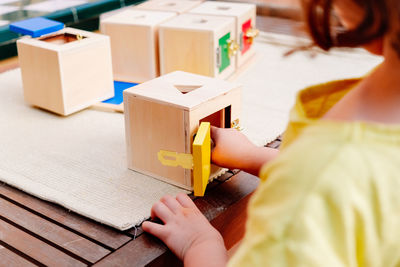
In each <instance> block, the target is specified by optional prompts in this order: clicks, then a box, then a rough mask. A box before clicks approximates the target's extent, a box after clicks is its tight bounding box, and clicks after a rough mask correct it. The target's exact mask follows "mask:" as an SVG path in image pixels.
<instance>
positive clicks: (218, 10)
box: [190, 1, 258, 67]
mask: <svg viewBox="0 0 400 267" xmlns="http://www.w3.org/2000/svg"><path fill="white" fill-rule="evenodd" d="M190 13H193V14H204V15H217V16H229V17H233V18H235V26H236V38H237V39H236V42H237V43H238V45H239V47H240V49H239V51H238V52H237V54H236V55H237V56H236V57H237V61H236V62H237V66H238V67H240V66H242V65H243V63H245V62H246V61H247V60H248V59H249V58H250V57H251V56H252V55H254V49H253V46H252V44H253V39H254V37H255V36H256V35H257V33H258V30H256V28H255V27H256V6H255V5H254V4H245V3H231V2H217V1H210V2H204V3H202V4H201V5H199V6H197V7H195V8H194V9H192V10H191V11H190Z"/></svg>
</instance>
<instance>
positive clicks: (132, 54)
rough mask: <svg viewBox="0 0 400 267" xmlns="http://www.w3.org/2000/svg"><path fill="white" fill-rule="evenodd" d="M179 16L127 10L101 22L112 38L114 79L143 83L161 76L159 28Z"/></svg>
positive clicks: (104, 30) (103, 28)
mask: <svg viewBox="0 0 400 267" xmlns="http://www.w3.org/2000/svg"><path fill="white" fill-rule="evenodd" d="M175 16H176V13H173V12H158V11H146V10H134V9H126V10H124V11H122V12H120V13H117V14H115V15H113V16H109V17H107V18H105V19H104V20H102V21H101V27H100V28H101V32H102V33H104V34H106V35H108V36H110V40H111V54H112V63H113V73H114V79H116V80H118V81H125V82H136V83H142V82H145V81H148V80H151V79H154V78H156V77H158V76H159V75H160V70H159V60H158V58H159V56H158V25H159V24H160V23H162V22H164V21H166V20H168V19H170V18H172V17H175Z"/></svg>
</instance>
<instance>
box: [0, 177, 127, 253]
mask: <svg viewBox="0 0 400 267" xmlns="http://www.w3.org/2000/svg"><path fill="white" fill-rule="evenodd" d="M0 196H1V197H2V198H7V199H9V200H10V201H13V202H15V203H18V204H19V205H20V206H22V207H23V208H25V209H27V210H29V211H31V212H34V213H35V214H37V215H38V216H40V217H43V218H45V219H46V220H49V221H51V222H53V223H58V224H60V225H62V226H63V227H64V228H66V229H69V230H70V231H73V232H76V233H79V234H80V235H82V236H86V239H89V240H93V241H97V243H100V244H101V245H103V246H105V247H109V248H110V249H117V248H119V247H121V246H122V245H123V244H125V243H126V242H128V241H129V240H131V237H130V236H127V235H126V234H124V233H122V232H119V231H116V230H114V229H113V228H111V227H107V226H104V225H102V224H99V223H97V222H95V221H92V220H89V219H87V218H85V217H83V216H81V215H78V214H76V213H74V212H69V211H68V210H67V209H65V208H63V207H61V206H58V205H56V204H53V203H50V202H47V201H44V200H40V199H38V198H36V197H33V196H31V195H29V194H25V193H23V192H21V191H19V190H18V189H15V188H13V187H10V186H8V185H1V186H0Z"/></svg>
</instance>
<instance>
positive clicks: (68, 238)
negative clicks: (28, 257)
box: [0, 198, 111, 263]
mask: <svg viewBox="0 0 400 267" xmlns="http://www.w3.org/2000/svg"><path fill="white" fill-rule="evenodd" d="M0 217H1V218H5V219H7V220H9V221H12V222H13V223H14V224H16V225H18V226H19V227H20V228H21V229H24V231H26V232H28V233H29V234H30V235H35V236H39V237H41V238H42V239H43V240H46V242H48V243H49V244H51V245H52V246H54V247H57V248H58V249H59V250H63V251H64V252H65V253H70V254H74V255H75V256H76V257H79V258H81V259H84V260H87V261H88V262H91V263H94V262H96V261H98V260H99V259H101V258H103V257H104V256H105V255H107V254H109V253H110V252H111V251H110V250H107V249H105V248H103V247H101V246H99V245H97V244H95V243H93V242H91V241H89V240H87V239H85V238H83V237H81V236H79V235H77V234H75V233H72V232H70V231H68V230H66V229H64V228H62V227H60V226H58V225H57V224H54V223H52V222H49V221H47V220H45V219H43V218H41V217H39V216H37V215H35V214H33V213H31V212H29V211H27V210H25V209H22V208H20V207H18V206H17V205H14V204H13V203H11V202H9V201H7V200H4V199H2V198H0Z"/></svg>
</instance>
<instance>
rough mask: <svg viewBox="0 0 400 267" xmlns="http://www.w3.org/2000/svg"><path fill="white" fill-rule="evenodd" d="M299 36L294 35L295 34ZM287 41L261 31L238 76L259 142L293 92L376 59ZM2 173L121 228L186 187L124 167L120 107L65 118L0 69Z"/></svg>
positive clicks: (279, 119) (282, 118)
mask: <svg viewBox="0 0 400 267" xmlns="http://www.w3.org/2000/svg"><path fill="white" fill-rule="evenodd" d="M297 41H299V40H297ZM287 43H293V39H290V38H289V39H288V37H285V36H279V35H271V34H262V35H261V37H260V38H259V41H258V42H257V43H256V49H257V57H256V58H255V62H254V63H253V64H251V65H250V66H249V67H248V69H247V70H246V71H244V72H243V73H242V74H241V75H239V76H238V77H237V78H236V80H238V81H240V82H242V83H243V84H244V90H243V118H242V126H243V127H244V128H245V133H246V134H247V135H248V136H249V137H250V138H251V139H252V140H253V142H255V143H257V144H259V145H263V144H265V143H266V142H267V141H270V140H273V139H274V138H275V137H276V136H278V135H279V134H281V133H282V131H283V130H284V128H285V126H286V123H287V113H288V110H289V108H290V106H291V105H292V103H293V100H294V94H295V92H296V91H297V90H298V89H300V88H302V87H304V86H305V85H308V84H311V83H315V82H321V81H326V80H329V79H334V78H342V77H350V76H354V75H361V74H363V73H365V72H366V71H367V70H369V69H370V68H371V67H372V66H374V65H376V64H377V63H378V62H379V61H380V59H379V58H376V57H372V56H369V55H367V54H365V53H363V52H357V53H354V54H349V53H346V52H335V53H332V54H331V55H327V54H318V56H317V57H316V58H314V59H310V58H309V57H308V56H307V55H306V53H303V52H302V53H298V54H295V55H294V56H291V57H289V58H282V54H283V53H284V52H286V51H287V50H288V49H289V48H290V47H288V46H287V45H286V44H287ZM0 125H1V126H0V127H1V128H0V180H1V181H3V182H5V183H8V184H10V185H12V186H15V187H17V188H20V189H22V190H24V191H26V192H28V193H30V194H32V195H35V196H38V197H40V198H42V199H45V200H49V201H52V202H55V203H58V204H60V205H62V206H64V207H66V208H68V209H70V210H73V211H75V212H77V213H80V214H82V215H84V216H87V217H89V218H92V219H94V220H96V221H99V222H101V223H104V224H107V225H109V226H112V227H115V228H117V229H120V230H124V229H128V228H130V227H132V226H135V225H138V224H140V223H141V222H142V221H143V220H144V219H145V218H147V217H149V215H150V208H151V206H152V204H153V203H154V202H155V201H157V200H158V199H159V198H161V197H162V196H163V195H164V194H171V195H176V194H177V193H178V192H186V191H185V190H182V189H179V188H177V187H174V186H171V185H169V184H166V183H164V182H161V181H158V180H156V179H153V178H151V177H148V176H145V175H142V174H139V173H136V172H133V171H130V170H128V169H127V168H126V151H125V137H124V121H123V114H120V113H107V112H101V111H96V110H85V111H82V112H79V113H77V114H74V115H72V116H69V117H66V118H63V117H59V116H56V115H53V114H51V113H48V112H46V111H43V110H39V109H36V108H32V107H30V106H28V105H26V104H25V103H24V101H23V96H22V83H21V77H20V70H14V71H10V72H6V73H3V74H1V75H0Z"/></svg>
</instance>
